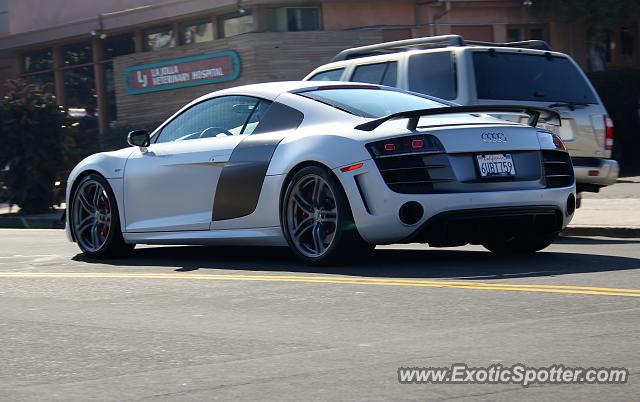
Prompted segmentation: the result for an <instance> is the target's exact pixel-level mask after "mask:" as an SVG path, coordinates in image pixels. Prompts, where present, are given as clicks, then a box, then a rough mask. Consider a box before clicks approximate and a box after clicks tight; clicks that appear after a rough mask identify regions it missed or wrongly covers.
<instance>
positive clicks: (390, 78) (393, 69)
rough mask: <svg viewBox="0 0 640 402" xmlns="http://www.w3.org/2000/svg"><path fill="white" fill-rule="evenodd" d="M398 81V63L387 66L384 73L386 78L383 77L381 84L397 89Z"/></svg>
mask: <svg viewBox="0 0 640 402" xmlns="http://www.w3.org/2000/svg"><path fill="white" fill-rule="evenodd" d="M397 81H398V63H396V62H395V61H394V62H393V63H388V64H387V71H385V72H384V77H382V82H381V83H380V84H382V85H386V86H388V87H395V86H396V84H397Z"/></svg>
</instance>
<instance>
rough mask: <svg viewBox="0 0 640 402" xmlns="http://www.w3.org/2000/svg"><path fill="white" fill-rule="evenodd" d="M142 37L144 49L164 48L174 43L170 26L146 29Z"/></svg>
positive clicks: (173, 34)
mask: <svg viewBox="0 0 640 402" xmlns="http://www.w3.org/2000/svg"><path fill="white" fill-rule="evenodd" d="M144 39H145V41H144V47H145V50H158V49H166V48H169V47H174V46H175V45H176V36H175V33H174V32H173V29H172V28H171V27H162V28H155V29H149V30H146V31H145V32H144Z"/></svg>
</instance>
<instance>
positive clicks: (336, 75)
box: [309, 68, 344, 81]
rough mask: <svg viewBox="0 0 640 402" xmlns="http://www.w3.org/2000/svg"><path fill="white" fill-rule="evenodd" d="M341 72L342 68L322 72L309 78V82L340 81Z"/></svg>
mask: <svg viewBox="0 0 640 402" xmlns="http://www.w3.org/2000/svg"><path fill="white" fill-rule="evenodd" d="M343 72H344V68H338V69H335V70H328V71H322V72H320V73H318V74H316V75H314V76H312V77H311V78H309V81H340V77H341V76H342V73H343Z"/></svg>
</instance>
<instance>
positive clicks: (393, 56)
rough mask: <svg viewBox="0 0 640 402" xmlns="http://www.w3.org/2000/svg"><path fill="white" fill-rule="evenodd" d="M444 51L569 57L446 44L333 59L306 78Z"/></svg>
mask: <svg viewBox="0 0 640 402" xmlns="http://www.w3.org/2000/svg"><path fill="white" fill-rule="evenodd" d="M443 51H461V52H488V51H495V52H498V53H519V54H537V55H551V56H556V57H568V56H567V55H566V54H564V53H561V52H556V51H552V50H540V49H525V48H517V47H498V46H480V45H473V46H446V47H438V48H434V49H411V50H399V51H397V52H389V53H385V54H376V55H371V56H361V57H354V58H350V59H345V60H339V61H332V62H329V63H326V64H323V65H321V66H318V67H317V68H315V69H314V70H313V71H311V72H310V73H309V74H308V75H307V76H306V77H305V79H309V77H311V76H313V75H315V74H317V73H320V72H324V71H330V70H336V69H339V68H345V67H348V66H351V65H354V64H355V65H360V64H375V63H384V62H388V61H394V60H397V59H399V58H400V57H405V56H406V57H409V56H412V55H415V54H428V53H437V52H443Z"/></svg>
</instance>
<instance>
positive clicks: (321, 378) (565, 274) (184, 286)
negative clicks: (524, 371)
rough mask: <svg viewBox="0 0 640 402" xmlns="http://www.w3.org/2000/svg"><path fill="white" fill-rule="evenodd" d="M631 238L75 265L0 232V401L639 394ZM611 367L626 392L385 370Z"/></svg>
mask: <svg viewBox="0 0 640 402" xmlns="http://www.w3.org/2000/svg"><path fill="white" fill-rule="evenodd" d="M639 243H640V239H605V238H564V239H562V240H561V241H559V242H558V244H554V245H553V246H551V247H550V248H549V249H548V250H547V251H545V252H542V253H538V254H537V255H535V256H532V257H529V258H525V259H520V258H514V257H499V256H495V255H492V254H490V253H488V252H485V251H483V250H482V249H481V248H479V247H471V246H469V247H464V248H459V249H428V248H426V247H422V246H417V245H410V246H394V247H384V248H378V249H377V250H376V251H375V253H374V255H373V257H372V258H370V259H367V260H365V261H362V262H361V263H360V264H357V265H354V266H346V267H331V268H322V269H320V268H317V269H316V268H309V267H306V266H304V265H301V264H299V263H297V262H296V261H295V260H294V259H293V258H292V257H290V256H289V254H288V253H287V252H286V251H285V250H279V249H260V248H206V247H146V248H140V249H137V250H136V252H135V254H134V255H133V256H132V257H131V258H128V259H122V260H112V261H107V262H94V261H87V260H85V259H83V258H82V257H81V256H80V255H78V254H77V252H78V250H77V248H76V246H75V245H74V244H71V243H67V242H66V239H65V238H64V234H63V232H62V231H56V230H49V231H47V230H0V342H1V344H0V345H1V349H0V361H1V362H2V364H0V399H2V400H7V401H34V400H47V401H49V400H59V401H76V400H78V401H80V400H83V401H84V400H95V401H112V400H113V401H116V400H117V401H121V400H128V401H134V400H158V401H165V400H181V401H183V400H186V401H208V400H222V401H230V400H243V401H244V400H246V401H254V400H274V401H306V400H367V401H375V400H380V401H389V400H430V401H432V400H463V401H464V400H469V401H472V400H473V401H476V400H486V401H513V400H528V401H531V400H536V401H545V400H583V401H586V400H592V401H601V400H607V401H630V400H634V399H637V397H638V395H640V375H639V373H640V297H639V296H640V247H639ZM454 363H466V364H468V365H469V366H489V365H491V364H495V363H501V364H502V365H504V366H510V365H512V364H515V363H524V364H526V365H528V366H534V367H543V366H550V365H553V364H563V365H565V366H580V367H611V366H615V367H626V368H628V369H629V370H630V372H631V377H630V379H629V382H628V383H627V384H624V385H557V384H556V385H533V386H530V387H528V388H523V387H522V386H520V385H479V384H476V385H417V384H412V385H402V384H400V383H399V382H398V373H397V369H398V367H407V366H410V367H413V366H417V367H423V366H450V365H451V364H454Z"/></svg>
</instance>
